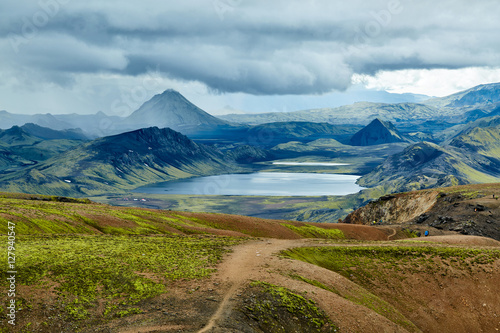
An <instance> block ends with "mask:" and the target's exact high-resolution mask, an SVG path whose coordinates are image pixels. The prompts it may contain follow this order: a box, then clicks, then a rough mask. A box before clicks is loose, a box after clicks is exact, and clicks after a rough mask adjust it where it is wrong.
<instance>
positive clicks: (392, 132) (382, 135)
mask: <svg viewBox="0 0 500 333" xmlns="http://www.w3.org/2000/svg"><path fill="white" fill-rule="evenodd" d="M405 141H406V140H405V139H404V138H403V137H402V135H401V134H400V133H399V132H398V130H397V129H396V127H394V125H393V124H392V123H391V122H384V121H381V120H380V119H378V118H377V119H374V120H373V121H372V122H371V123H370V124H368V125H367V126H366V127H364V128H363V129H361V130H360V131H359V132H357V133H356V134H354V135H353V136H352V138H351V140H350V142H349V144H351V145H353V146H372V145H379V144H384V143H393V142H405Z"/></svg>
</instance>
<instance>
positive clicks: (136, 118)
mask: <svg viewBox="0 0 500 333" xmlns="http://www.w3.org/2000/svg"><path fill="white" fill-rule="evenodd" d="M224 124H226V122H225V121H222V120H220V119H218V118H216V117H214V116H212V115H210V114H208V113H207V112H205V111H203V110H202V109H200V108H199V107H197V106H196V105H194V104H193V103H191V102H190V101H188V100H187V99H186V98H185V97H184V96H182V95H181V94H180V93H179V92H177V91H175V90H172V89H170V90H166V91H164V92H163V93H162V94H158V95H155V96H153V98H151V99H150V100H149V101H147V102H145V103H144V104H143V105H142V106H141V107H140V108H139V109H138V110H137V111H135V112H134V113H132V114H131V115H130V116H129V117H127V118H126V119H125V120H124V125H125V126H128V127H129V128H130V127H133V128H140V127H150V126H158V127H170V128H173V129H175V130H182V129H192V128H197V127H198V128H199V127H204V126H208V127H210V126H218V125H224Z"/></svg>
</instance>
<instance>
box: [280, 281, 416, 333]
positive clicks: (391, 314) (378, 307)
mask: <svg viewBox="0 0 500 333" xmlns="http://www.w3.org/2000/svg"><path fill="white" fill-rule="evenodd" d="M289 276H290V277H291V278H292V279H295V280H298V281H303V282H305V283H308V284H310V285H313V286H315V287H318V288H321V289H324V290H327V291H329V292H332V293H335V294H337V295H339V296H341V297H344V298H346V299H348V300H350V301H351V302H354V303H356V304H359V305H363V306H365V307H367V308H369V309H371V310H373V311H375V312H376V313H378V314H380V315H382V316H384V317H386V318H387V319H389V320H391V321H392V322H394V323H396V324H398V325H400V326H402V327H404V328H406V329H407V330H408V331H410V332H418V331H419V329H418V328H417V327H416V326H415V325H414V324H413V323H412V322H411V321H409V320H408V319H406V317H405V316H403V315H402V314H401V313H400V312H399V311H398V310H397V309H396V308H394V307H393V306H392V305H391V304H389V303H388V302H386V301H384V300H383V299H381V298H380V297H377V296H376V295H374V294H372V293H371V292H369V291H367V290H366V289H364V288H362V287H358V286H356V287H353V288H350V289H349V290H346V289H344V288H343V289H337V288H335V287H334V286H327V285H325V284H323V283H321V282H319V281H317V280H311V279H308V278H306V277H303V276H301V275H297V274H290V275H289Z"/></svg>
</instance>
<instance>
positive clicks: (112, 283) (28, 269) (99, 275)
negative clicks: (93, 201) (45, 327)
mask: <svg viewBox="0 0 500 333" xmlns="http://www.w3.org/2000/svg"><path fill="white" fill-rule="evenodd" d="M0 240H1V241H3V242H4V243H5V244H7V236H0ZM238 242H239V241H238V240H236V239H232V238H222V237H196V238H195V237H182V236H172V237H166V236H161V237H160V236H103V235H100V236H76V235H64V236H62V235H59V236H57V235H38V236H18V239H17V248H16V257H17V261H16V266H17V267H16V269H17V271H18V275H17V280H16V281H17V284H18V286H24V287H23V288H27V290H31V291H33V293H34V294H36V293H37V292H36V291H37V290H39V292H40V291H43V290H45V291H49V290H50V292H48V293H47V294H46V296H47V299H31V300H28V304H30V306H33V307H44V306H45V304H44V303H46V302H51V303H52V302H53V304H51V305H50V306H52V307H55V308H57V309H59V310H60V312H61V313H63V314H65V315H66V317H67V320H84V319H90V318H95V317H96V316H97V317H102V318H111V317H123V316H125V315H129V314H134V313H137V311H138V310H137V308H131V307H132V306H133V305H134V304H137V303H138V302H140V301H142V300H145V299H148V298H151V297H154V296H157V295H160V294H163V293H165V292H167V291H168V290H167V289H168V284H169V283H172V282H173V281H176V280H190V279H199V278H204V277H207V276H209V275H210V274H211V273H212V272H214V271H215V269H214V267H215V265H216V263H217V262H218V261H219V260H220V259H221V257H222V255H223V254H224V253H226V252H228V251H229V250H228V247H229V246H231V245H234V244H237V243H238ZM0 260H2V261H3V262H7V252H6V251H3V252H1V255H0ZM6 278H7V273H6V272H5V270H4V271H2V272H0V281H1V282H0V286H4V288H6V283H7V280H6ZM39 292H38V293H39ZM44 294H45V292H44Z"/></svg>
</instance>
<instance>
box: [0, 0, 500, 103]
mask: <svg viewBox="0 0 500 333" xmlns="http://www.w3.org/2000/svg"><path fill="white" fill-rule="evenodd" d="M0 13H1V14H0V22H1V23H0V47H1V49H2V52H1V53H0V74H1V75H2V77H4V81H9V78H10V79H11V80H14V77H17V78H18V77H23V78H26V79H27V80H32V84H36V82H38V81H39V82H43V83H45V84H56V85H67V84H70V83H71V82H75V80H74V76H75V75H79V74H82V73H85V74H88V75H103V74H107V75H118V76H123V77H137V76H140V75H144V74H147V73H148V72H149V71H151V70H152V69H154V70H155V71H159V72H160V73H161V74H162V75H164V76H165V77H166V78H169V79H175V80H179V81H181V82H196V83H201V84H204V85H205V86H206V87H208V89H209V90H210V91H213V92H215V93H237V92H242V93H248V94H253V95H285V94H292V95H301V94H307V95H311V94H312V95H314V94H324V93H328V92H331V91H343V90H345V89H347V88H348V87H349V86H350V84H351V82H352V77H353V75H355V74H356V75H376V74H377V73H378V72H380V71H400V70H405V69H410V70H411V69H432V68H442V69H457V68H468V67H480V68H481V67H498V66H499V65H500V64H499V59H500V39H499V38H498V31H500V21H499V20H498V17H499V16H500V6H499V5H498V2H497V1H496V0H480V1H475V2H470V1H462V0H453V1H452V0H441V1H428V0H423V1H411V0H372V1H360V0H351V1H348V2H346V1H336V0H335V1H331V0H309V1H304V0H300V1H298V0H297V1H296V0H287V1H284V0H276V1H261V0H252V1H250V0H199V1H194V0H190V1H175V2H174V1H161V2H160V1H152V0H146V1H118V0H106V1H96V0H89V1H76V0H40V1H11V0H8V1H2V4H0ZM28 77H30V78H31V79H28ZM16 80H17V79H16Z"/></svg>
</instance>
